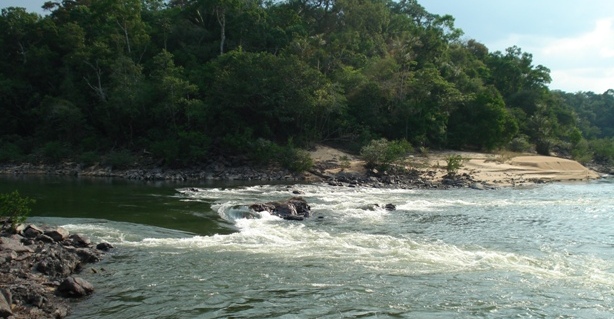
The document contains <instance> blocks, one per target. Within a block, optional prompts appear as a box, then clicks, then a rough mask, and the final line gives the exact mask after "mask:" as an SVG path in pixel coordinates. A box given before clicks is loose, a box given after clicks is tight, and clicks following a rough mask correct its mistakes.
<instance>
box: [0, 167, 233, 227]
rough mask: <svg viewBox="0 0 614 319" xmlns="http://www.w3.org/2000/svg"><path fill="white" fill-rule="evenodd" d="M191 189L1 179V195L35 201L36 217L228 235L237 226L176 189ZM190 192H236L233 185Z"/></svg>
mask: <svg viewBox="0 0 614 319" xmlns="http://www.w3.org/2000/svg"><path fill="white" fill-rule="evenodd" d="M186 185H188V184H183V183H174V182H149V183H148V182H141V181H126V180H122V179H105V178H63V177H49V176H25V177H7V176H2V177H0V192H2V193H6V192H12V191H14V190H18V191H19V193H20V194H21V195H22V196H28V197H30V198H33V199H35V200H36V203H35V204H34V205H33V206H32V213H31V216H36V217H65V218H94V219H104V220H111V221H118V222H129V223H136V224H145V225H150V226H157V227H164V228H171V229H176V230H181V231H186V232H190V233H194V234H199V235H207V234H215V233H220V234H226V233H231V232H233V231H235V230H234V227H233V226H232V224H229V223H228V222H227V221H225V220H223V219H221V218H220V216H219V214H217V212H213V211H211V207H210V204H209V203H207V201H206V200H197V201H186V200H183V201H180V200H178V199H177V197H176V194H177V192H176V188H178V187H185V186H186ZM189 186H201V187H236V186H237V184H232V183H220V182H218V183H202V184H195V183H191V184H189Z"/></svg>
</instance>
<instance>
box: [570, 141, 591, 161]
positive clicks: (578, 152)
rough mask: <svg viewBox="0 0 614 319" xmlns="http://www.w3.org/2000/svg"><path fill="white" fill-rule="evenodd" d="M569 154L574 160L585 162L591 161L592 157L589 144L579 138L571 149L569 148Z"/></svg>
mask: <svg viewBox="0 0 614 319" xmlns="http://www.w3.org/2000/svg"><path fill="white" fill-rule="evenodd" d="M571 156H572V157H573V159H574V160H576V161H578V162H580V163H582V164H586V163H588V162H590V161H591V159H592V158H593V154H592V153H591V150H590V148H589V144H588V142H587V141H586V140H585V139H581V140H580V141H578V142H577V143H575V144H574V147H573V149H572V150H571Z"/></svg>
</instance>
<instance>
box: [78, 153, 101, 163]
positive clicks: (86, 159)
mask: <svg viewBox="0 0 614 319" xmlns="http://www.w3.org/2000/svg"><path fill="white" fill-rule="evenodd" d="M99 161H100V155H98V154H97V153H96V152H92V151H88V152H83V153H81V155H79V162H80V163H81V164H83V165H84V166H92V165H94V164H96V163H97V162H99Z"/></svg>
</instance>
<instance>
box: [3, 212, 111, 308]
mask: <svg viewBox="0 0 614 319" xmlns="http://www.w3.org/2000/svg"><path fill="white" fill-rule="evenodd" d="M0 222H2V223H3V227H2V229H1V231H0V318H14V319H21V318H24V319H25V318H28V319H30V318H64V317H66V316H67V315H68V314H69V312H70V300H71V299H75V298H82V297H85V296H88V295H90V294H91V293H93V291H94V287H93V286H92V285H91V284H90V283H89V282H87V281H86V280H84V279H83V278H81V277H78V276H77V274H79V273H80V272H81V271H83V270H84V267H85V265H86V264H90V263H96V262H98V261H100V259H101V258H102V257H103V255H104V252H106V251H108V250H109V249H111V248H112V246H111V245H110V244H108V243H99V244H97V245H94V244H92V243H91V241H90V240H89V239H88V238H87V237H85V236H84V235H81V234H69V232H68V231H66V230H65V229H63V228H61V227H41V226H36V225H32V224H30V225H19V226H17V227H15V229H14V230H13V229H12V227H10V225H9V223H8V221H6V220H4V221H0ZM92 269H93V268H92Z"/></svg>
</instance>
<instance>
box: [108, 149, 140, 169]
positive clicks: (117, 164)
mask: <svg viewBox="0 0 614 319" xmlns="http://www.w3.org/2000/svg"><path fill="white" fill-rule="evenodd" d="M133 162H134V157H133V156H132V154H130V152H128V151H126V150H122V151H114V152H111V153H110V154H109V156H107V159H106V160H105V164H107V165H110V166H111V167H112V168H117V169H124V168H128V167H130V165H132V163H133Z"/></svg>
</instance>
